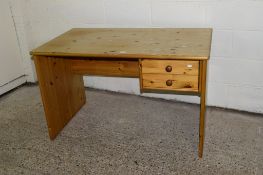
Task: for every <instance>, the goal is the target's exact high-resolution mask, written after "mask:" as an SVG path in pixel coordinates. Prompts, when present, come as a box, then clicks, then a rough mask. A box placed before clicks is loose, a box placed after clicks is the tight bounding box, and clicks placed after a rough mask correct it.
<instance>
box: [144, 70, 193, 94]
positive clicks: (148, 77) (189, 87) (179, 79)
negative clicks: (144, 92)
mask: <svg viewBox="0 0 263 175" xmlns="http://www.w3.org/2000/svg"><path fill="white" fill-rule="evenodd" d="M167 81H172V85H170V86H168V85H167V84H166V82H167ZM142 83H143V89H151V90H154V89H156V90H174V91H189V92H198V76H188V75H174V74H143V76H142Z"/></svg>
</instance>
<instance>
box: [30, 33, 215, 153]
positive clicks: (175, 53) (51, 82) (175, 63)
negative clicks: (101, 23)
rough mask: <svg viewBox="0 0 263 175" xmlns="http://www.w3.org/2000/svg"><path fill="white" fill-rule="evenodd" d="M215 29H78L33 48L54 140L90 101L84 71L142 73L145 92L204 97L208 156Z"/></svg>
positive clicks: (202, 116) (201, 135) (202, 120)
mask: <svg viewBox="0 0 263 175" xmlns="http://www.w3.org/2000/svg"><path fill="white" fill-rule="evenodd" d="M211 35H212V29H72V30H70V31H68V32H66V33H64V34H62V35H60V36H58V37H57V38H55V39H53V40H51V41H49V42H48V43H46V44H44V45H42V46H40V47H38V48H36V49H34V50H33V51H31V54H32V55H33V58H34V62H35V66H36V71H37V76H38V81H39V87H40V91H41V96H42V101H43V105H44V109H45V115H46V120H47V125H48V132H49V136H50V139H55V137H56V136H57V135H58V133H59V132H60V131H61V130H62V129H63V128H64V126H65V125H66V124H67V123H68V122H69V121H70V119H71V118H72V117H73V116H74V115H75V114H76V113H77V112H78V111H79V110H80V108H81V107H82V106H83V105H84V104H85V100H86V98H85V92H84V83H83V75H98V76H110V77H111V76H114V77H136V78H139V79H140V89H141V92H156V93H181V94H185V95H198V96H200V125H199V157H202V155H203V144H204V129H205V110H206V104H205V98H206V69H207V61H208V59H209V55H210V47H211Z"/></svg>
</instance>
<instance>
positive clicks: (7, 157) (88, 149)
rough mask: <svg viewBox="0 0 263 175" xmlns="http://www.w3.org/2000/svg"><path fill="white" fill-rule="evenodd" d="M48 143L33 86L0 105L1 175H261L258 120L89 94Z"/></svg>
mask: <svg viewBox="0 0 263 175" xmlns="http://www.w3.org/2000/svg"><path fill="white" fill-rule="evenodd" d="M86 94H87V104H86V105H85V106H84V107H83V108H82V109H81V110H80V112H79V113H78V114H77V115H76V116H75V118H73V119H72V121H71V122H70V123H69V124H68V125H67V126H66V127H65V128H64V130H63V131H62V133H61V134H60V135H59V136H58V137H57V138H56V139H55V140H54V141H50V140H49V137H48V133H47V126H46V121H45V118H44V111H43V106H42V103H41V98H40V93H39V89H38V87H37V86H23V87H21V88H19V89H17V90H15V91H13V92H11V93H9V94H7V95H5V96H3V97H1V98H0V174H1V175H5V174H10V175H15V174H55V175H59V174H78V175H79V174H94V175H95V174H96V175H98V174H107V175H108V174H110V175H111V174H112V175H117V174H123V175H130V174H136V175H137V174H150V175H154V174H165V175H166V174H167V175H169V174H209V175H211V174H224V175H226V174H231V175H233V174H238V175H241V174H245V175H249V174H255V175H262V174H263V116H262V115H255V114H249V113H241V112H235V111H228V110H222V109H217V108H208V110H207V122H206V139H205V149H204V157H203V159H198V157H197V145H198V116H199V107H198V105H193V104H185V103H178V102H172V101H165V100H160V99H151V98H145V97H138V96H133V95H125V94H118V93H111V92H105V91H97V90H91V89H88V90H87V91H86Z"/></svg>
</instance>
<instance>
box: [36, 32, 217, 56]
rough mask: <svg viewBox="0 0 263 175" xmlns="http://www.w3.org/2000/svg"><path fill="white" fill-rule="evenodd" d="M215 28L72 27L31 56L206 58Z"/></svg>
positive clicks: (37, 49)
mask: <svg viewBox="0 0 263 175" xmlns="http://www.w3.org/2000/svg"><path fill="white" fill-rule="evenodd" d="M211 34H212V30H211V29H208V28H204V29H192V28H191V29H190V28H188V29H180V28H179V29H178V28H170V29H161V28H154V29H150V28H148V29H147V28H146V29H145V28H144V29H140V28H133V29H112V28H109V29H72V30H70V31H68V32H66V33H64V34H62V35H61V36H59V37H57V38H55V39H53V40H51V41H50V42H48V43H46V44H44V45H42V46H40V47H38V48H36V49H34V50H33V51H32V52H31V54H32V55H45V56H71V57H103V58H115V59H116V58H126V59H138V58H151V59H196V60H201V59H202V60H205V59H208V58H209V55H210V45H211Z"/></svg>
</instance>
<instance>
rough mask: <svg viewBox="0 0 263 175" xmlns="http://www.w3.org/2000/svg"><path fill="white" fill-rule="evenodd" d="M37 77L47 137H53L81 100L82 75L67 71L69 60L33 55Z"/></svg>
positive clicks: (74, 111) (83, 96)
mask: <svg viewBox="0 0 263 175" xmlns="http://www.w3.org/2000/svg"><path fill="white" fill-rule="evenodd" d="M34 62H35V65H36V71H37V77H38V82H39V87H40V91H41V96H42V101H43V105H44V109H45V114H46V120H47V125H48V132H49V136H50V139H54V138H55V137H56V136H57V135H58V133H59V132H60V131H61V130H62V129H63V128H64V126H65V125H66V124H67V123H68V122H69V121H70V119H71V118H72V117H73V116H74V115H75V113H76V112H78V111H79V109H80V108H81V107H82V106H83V105H84V104H85V101H86V98H85V91H84V83H83V77H82V75H74V74H73V73H72V72H71V64H70V60H66V59H63V58H51V57H43V56H35V57H34Z"/></svg>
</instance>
